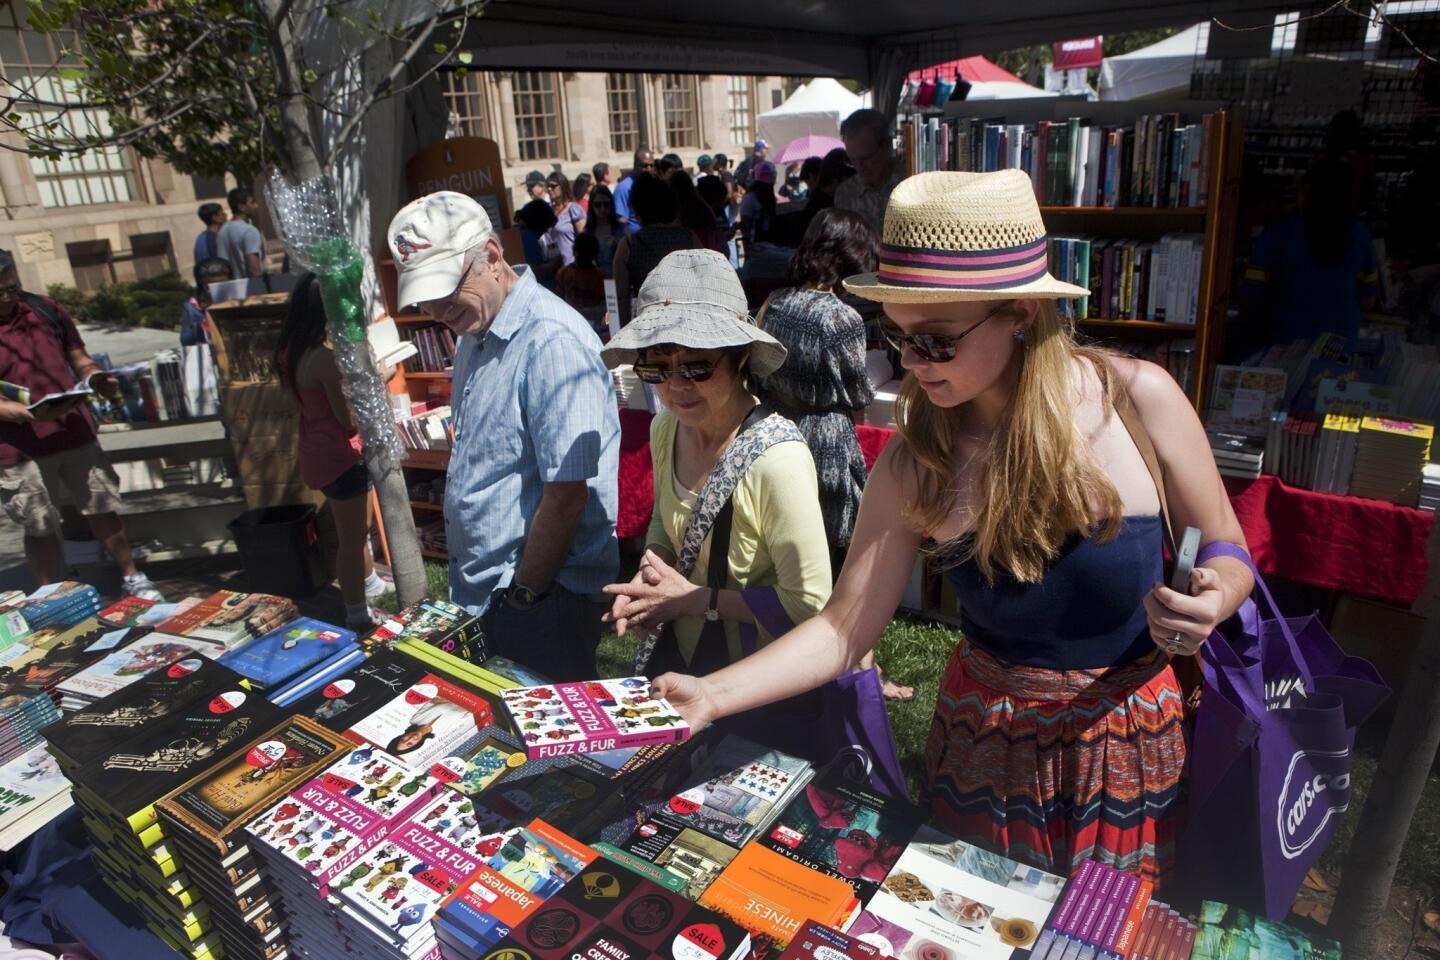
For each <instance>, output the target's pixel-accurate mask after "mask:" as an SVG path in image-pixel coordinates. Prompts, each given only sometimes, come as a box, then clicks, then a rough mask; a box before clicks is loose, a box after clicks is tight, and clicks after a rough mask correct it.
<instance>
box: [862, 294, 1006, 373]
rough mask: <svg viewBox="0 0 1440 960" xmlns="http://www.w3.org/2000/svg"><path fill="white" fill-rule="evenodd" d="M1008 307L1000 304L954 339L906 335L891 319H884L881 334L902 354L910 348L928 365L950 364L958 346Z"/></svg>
mask: <svg viewBox="0 0 1440 960" xmlns="http://www.w3.org/2000/svg"><path fill="white" fill-rule="evenodd" d="M1006 306H1007V304H1003V303H1002V304H1000V306H998V307H996V308H995V309H993V310H991V311H990V312H989V313H987V314H985V316H983V317H981V318H980V320H979V321H978V322H976V323H975V325H974V326H972V327H970V328H969V329H967V330H966V331H965V332H964V333H958V334H956V335H955V336H953V337H952V336H949V335H948V334H943V333H906V332H905V331H904V330H901V329H900V327H899V326H897V325H896V324H895V323H894V322H893V321H891V320H889V319H882V320H881V321H880V333H881V335H882V336H883V337H884V338H885V339H886V340H888V341H889V342H890V346H892V347H894V348H895V349H896V350H898V351H900V352H901V353H904V352H905V348H906V347H909V348H910V349H911V350H914V351H915V354H916V356H918V357H919V358H920V359H921V360H924V361H925V362H926V363H949V362H950V361H951V360H954V359H955V348H956V345H957V344H958V343H959V342H960V341H961V340H964V339H965V338H966V337H968V336H970V334H972V333H974V332H975V331H976V330H978V329H979V328H980V325H981V324H982V323H984V322H985V321H986V320H989V319H990V318H991V317H993V316H995V314H997V313H999V312H1000V311H1001V310H1002V309H1004V308H1005V307H1006Z"/></svg>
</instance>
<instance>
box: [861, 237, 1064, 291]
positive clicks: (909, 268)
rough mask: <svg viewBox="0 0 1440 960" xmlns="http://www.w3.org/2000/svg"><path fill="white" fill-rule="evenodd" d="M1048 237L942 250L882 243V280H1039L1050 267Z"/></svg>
mask: <svg viewBox="0 0 1440 960" xmlns="http://www.w3.org/2000/svg"><path fill="white" fill-rule="evenodd" d="M1046 243H1047V241H1046V237H1045V236H1044V235H1042V236H1041V237H1040V239H1038V240H1034V241H1032V242H1030V243H1026V244H1022V245H1020V246H1018V247H1002V248H999V249H993V250H940V249H935V248H931V247H902V246H898V245H896V244H893V243H882V244H881V245H880V269H879V271H878V274H879V280H880V281H881V282H882V283H888V284H891V285H893V286H897V287H935V288H940V289H947V290H1000V289H1006V288H1009V287H1016V286H1020V285H1021V284H1025V283H1030V282H1031V281H1034V280H1039V279H1040V278H1041V277H1043V276H1045V274H1046V272H1047V271H1048V270H1049V260H1048V257H1047V256H1046V250H1047V247H1046Z"/></svg>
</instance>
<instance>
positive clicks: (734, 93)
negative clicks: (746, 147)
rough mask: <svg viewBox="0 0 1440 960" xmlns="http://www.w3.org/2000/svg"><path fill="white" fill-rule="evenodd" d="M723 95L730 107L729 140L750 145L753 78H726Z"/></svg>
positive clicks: (751, 138) (753, 134) (752, 120)
mask: <svg viewBox="0 0 1440 960" xmlns="http://www.w3.org/2000/svg"><path fill="white" fill-rule="evenodd" d="M725 94H726V98H727V99H728V101H729V104H728V105H729V107H730V139H731V140H732V141H733V142H735V143H750V142H752V141H754V139H755V78H754V77H726V78H725Z"/></svg>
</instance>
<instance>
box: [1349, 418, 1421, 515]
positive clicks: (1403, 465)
mask: <svg viewBox="0 0 1440 960" xmlns="http://www.w3.org/2000/svg"><path fill="white" fill-rule="evenodd" d="M1434 438H1435V428H1434V427H1433V426H1431V425H1430V424H1428V423H1413V422H1411V421H1408V420H1389V419H1384V418H1380V417H1366V418H1365V419H1364V420H1362V421H1361V422H1360V439H1359V442H1358V445H1357V447H1356V452H1355V473H1354V475H1353V476H1352V477H1351V478H1350V492H1351V493H1353V494H1354V495H1355V496H1357V497H1370V498H1371V499H1374V500H1388V501H1390V502H1391V503H1398V504H1400V505H1402V506H1407V507H1413V506H1416V505H1417V504H1418V503H1419V502H1420V477H1421V472H1422V471H1423V470H1424V469H1425V466H1426V464H1428V463H1429V462H1430V442H1431V441H1432V440H1433V439H1434Z"/></svg>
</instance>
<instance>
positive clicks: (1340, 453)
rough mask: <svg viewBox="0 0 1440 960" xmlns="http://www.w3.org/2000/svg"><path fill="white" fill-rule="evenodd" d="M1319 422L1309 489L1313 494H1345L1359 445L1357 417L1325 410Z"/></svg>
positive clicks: (1358, 418) (1352, 474)
mask: <svg viewBox="0 0 1440 960" xmlns="http://www.w3.org/2000/svg"><path fill="white" fill-rule="evenodd" d="M1324 416H1325V419H1324V420H1323V421H1322V422H1321V424H1320V440H1319V449H1318V450H1317V452H1316V455H1315V471H1314V473H1313V474H1312V475H1311V477H1310V489H1311V490H1314V491H1315V492H1316V493H1337V494H1342V495H1343V494H1347V493H1349V492H1350V478H1351V477H1352V476H1354V473H1355V456H1356V454H1357V452H1358V450H1359V444H1360V421H1361V418H1360V417H1352V416H1348V415H1346V414H1343V413H1327V414H1325V415H1324Z"/></svg>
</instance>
